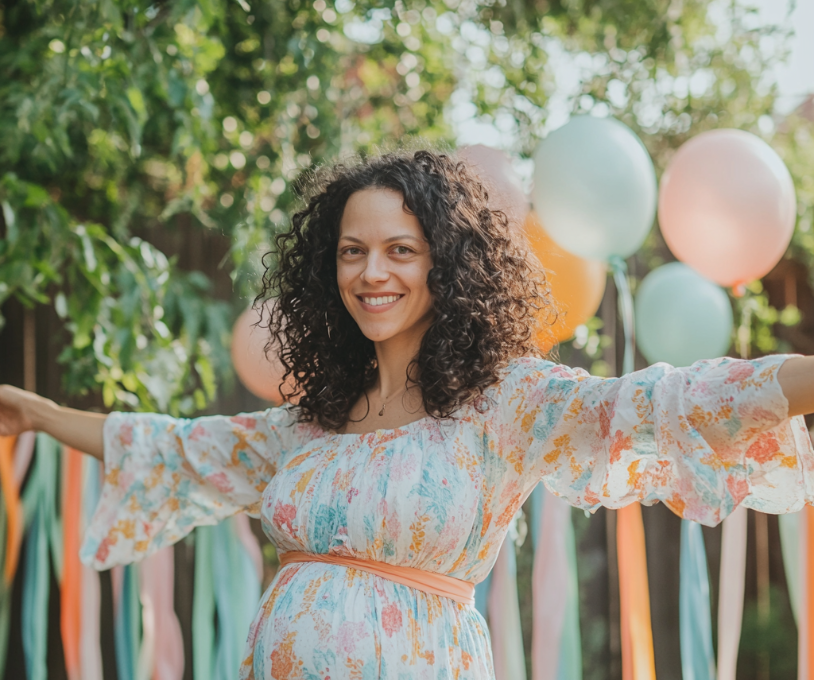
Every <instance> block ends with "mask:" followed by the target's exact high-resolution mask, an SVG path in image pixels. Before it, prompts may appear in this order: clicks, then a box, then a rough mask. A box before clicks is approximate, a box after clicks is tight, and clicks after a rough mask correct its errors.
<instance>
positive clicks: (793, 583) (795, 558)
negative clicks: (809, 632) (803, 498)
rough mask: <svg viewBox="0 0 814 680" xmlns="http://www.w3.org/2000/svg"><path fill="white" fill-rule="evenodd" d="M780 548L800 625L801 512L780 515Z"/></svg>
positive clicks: (794, 609) (796, 616) (790, 596)
mask: <svg viewBox="0 0 814 680" xmlns="http://www.w3.org/2000/svg"><path fill="white" fill-rule="evenodd" d="M778 520H779V522H780V549H781V550H782V551H783V567H784V568H785V570H786V583H788V584H789V600H790V601H791V611H792V612H793V613H794V620H795V622H796V623H797V625H798V626H799V625H800V513H799V512H793V513H791V514H790V515H780V516H779V517H778Z"/></svg>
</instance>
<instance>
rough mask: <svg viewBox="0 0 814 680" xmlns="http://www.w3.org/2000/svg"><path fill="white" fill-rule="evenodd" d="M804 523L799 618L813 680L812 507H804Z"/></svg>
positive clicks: (813, 575) (813, 592) (809, 674)
mask: <svg viewBox="0 0 814 680" xmlns="http://www.w3.org/2000/svg"><path fill="white" fill-rule="evenodd" d="M805 513H806V514H805V518H804V521H805V523H806V541H805V542H806V548H805V550H806V559H805V565H806V568H805V571H804V572H803V573H802V574H800V577H801V578H802V579H805V582H806V585H805V593H806V601H805V607H804V608H803V607H801V609H800V618H801V619H803V618H804V619H805V620H806V626H805V627H806V638H807V642H806V646H807V650H806V652H807V655H806V667H807V670H808V675H807V677H808V678H814V620H812V619H814V507H812V506H811V505H806V507H805Z"/></svg>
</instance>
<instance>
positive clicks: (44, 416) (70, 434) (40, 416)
mask: <svg viewBox="0 0 814 680" xmlns="http://www.w3.org/2000/svg"><path fill="white" fill-rule="evenodd" d="M105 418H107V416H106V415H105V414H104V413H88V412H87V411H78V410H76V409H73V408H66V407H64V406H59V405H58V404H56V403H55V402H53V401H51V400H50V399H46V398H45V397H41V396H39V395H38V394H34V393H33V392H27V391H26V390H21V389H20V388H19V387H12V386H11V385H0V436H6V437H8V436H15V435H18V434H20V433H22V432H26V431H28V430H38V431H41V432H45V433H47V434H50V435H51V436H52V437H53V438H54V439H57V440H59V441H61V442H62V443H63V444H66V445H67V446H70V447H71V448H74V449H77V450H78V451H82V452H83V453H87V454H88V455H90V456H93V457H94V458H98V459H99V460H103V459H104V442H103V434H102V433H103V428H104V423H105Z"/></svg>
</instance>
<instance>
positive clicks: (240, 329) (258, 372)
mask: <svg viewBox="0 0 814 680" xmlns="http://www.w3.org/2000/svg"><path fill="white" fill-rule="evenodd" d="M272 304H274V303H273V302H266V311H265V312H264V313H263V321H262V323H261V325H259V326H254V325H253V324H255V323H257V322H258V321H260V314H259V313H258V311H257V310H255V309H253V308H250V309H247V310H246V311H245V312H243V313H242V314H241V315H240V316H239V317H238V319H237V321H236V322H235V327H234V329H233V331H232V364H233V365H234V367H235V371H236V372H237V375H238V377H239V378H240V382H242V383H243V384H244V385H245V386H246V388H247V389H248V390H249V391H250V392H251V393H252V394H254V395H255V396H258V397H260V398H261V399H267V400H268V401H271V402H273V403H275V404H281V403H283V401H284V399H283V395H282V393H281V392H280V387H281V386H282V384H283V365H282V363H281V362H280V361H279V360H278V359H277V358H276V356H274V355H273V354H272V353H269V357H268V358H266V355H265V352H264V351H263V348H264V347H265V345H266V343H267V342H268V340H269V337H270V336H269V330H268V320H269V312H270V305H272ZM286 385H287V386H291V385H293V378H289V382H287V383H286Z"/></svg>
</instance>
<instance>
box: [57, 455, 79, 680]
mask: <svg viewBox="0 0 814 680" xmlns="http://www.w3.org/2000/svg"><path fill="white" fill-rule="evenodd" d="M83 455H84V454H82V453H80V452H79V451H77V450H75V449H71V448H66V449H65V495H64V496H63V499H64V500H63V504H62V523H63V550H64V554H63V571H62V589H61V592H60V603H61V612H60V622H59V624H60V631H61V633H62V646H63V648H64V650H65V669H66V670H67V671H68V677H69V678H71V680H76V679H78V678H79V672H80V668H81V665H80V664H81V654H80V641H81V636H82V564H81V562H80V561H79V542H80V539H81V531H82V527H81V523H82V456H83Z"/></svg>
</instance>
